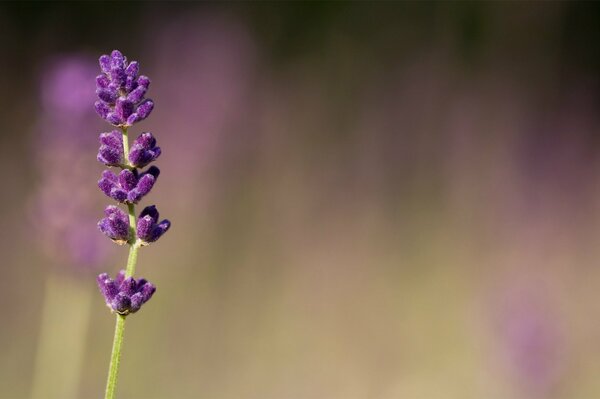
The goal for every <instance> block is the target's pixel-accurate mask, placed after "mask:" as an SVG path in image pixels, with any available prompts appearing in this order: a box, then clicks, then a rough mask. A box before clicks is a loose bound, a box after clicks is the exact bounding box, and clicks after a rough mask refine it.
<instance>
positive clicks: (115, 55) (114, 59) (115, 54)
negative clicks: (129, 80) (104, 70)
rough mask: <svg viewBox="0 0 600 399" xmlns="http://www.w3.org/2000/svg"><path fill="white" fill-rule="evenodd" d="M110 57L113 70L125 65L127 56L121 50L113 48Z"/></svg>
mask: <svg viewBox="0 0 600 399" xmlns="http://www.w3.org/2000/svg"><path fill="white" fill-rule="evenodd" d="M110 58H111V60H110V67H111V70H112V69H115V68H124V67H125V57H124V56H123V54H122V53H121V52H120V51H119V50H113V51H112V53H110Z"/></svg>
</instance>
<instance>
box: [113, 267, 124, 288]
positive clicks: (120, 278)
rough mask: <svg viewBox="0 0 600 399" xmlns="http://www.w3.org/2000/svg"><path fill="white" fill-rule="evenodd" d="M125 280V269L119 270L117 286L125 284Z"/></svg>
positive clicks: (116, 280)
mask: <svg viewBox="0 0 600 399" xmlns="http://www.w3.org/2000/svg"><path fill="white" fill-rule="evenodd" d="M123 280H125V270H119V272H118V273H117V276H116V277H115V283H116V284H117V287H120V286H121V284H123Z"/></svg>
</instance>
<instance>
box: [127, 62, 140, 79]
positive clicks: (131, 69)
mask: <svg viewBox="0 0 600 399" xmlns="http://www.w3.org/2000/svg"><path fill="white" fill-rule="evenodd" d="M139 71H140V65H139V64H138V62H137V61H131V62H130V63H129V65H128V66H127V68H125V73H126V74H127V75H129V76H136V75H137V74H138V72H139Z"/></svg>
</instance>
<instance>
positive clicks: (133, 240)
mask: <svg viewBox="0 0 600 399" xmlns="http://www.w3.org/2000/svg"><path fill="white" fill-rule="evenodd" d="M121 130H122V132H123V155H124V160H125V165H124V167H125V168H131V165H129V161H128V159H129V138H128V135H127V128H125V127H124V128H122V129H121ZM127 210H128V213H129V241H128V243H129V256H128V258H127V268H126V269H125V276H126V277H131V276H133V274H134V273H135V265H136V264H137V257H138V251H139V249H140V246H141V244H140V242H139V241H138V240H137V237H136V225H137V220H136V217H135V205H133V204H127ZM124 331H125V316H123V315H119V314H118V315H117V324H116V326H115V336H114V339H113V348H112V354H111V357H110V365H109V368H108V381H107V382H106V394H105V396H104V397H105V399H113V398H114V397H115V388H116V386H117V378H118V374H119V363H120V362H121V347H122V346H123V332H124Z"/></svg>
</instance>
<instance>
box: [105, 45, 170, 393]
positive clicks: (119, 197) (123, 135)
mask: <svg viewBox="0 0 600 399" xmlns="http://www.w3.org/2000/svg"><path fill="white" fill-rule="evenodd" d="M100 68H101V69H102V74H100V75H98V76H97V78H96V94H97V95H98V101H96V103H95V108H96V112H97V113H98V115H100V116H101V117H102V118H103V119H104V120H106V121H107V122H109V123H110V124H112V125H113V126H115V127H116V128H117V129H118V130H113V131H111V132H107V133H102V134H100V144H101V145H100V149H99V151H98V157H97V158H98V161H100V162H101V163H103V164H104V165H106V166H108V167H117V168H120V169H121V171H120V172H119V173H118V174H115V173H114V172H112V171H110V170H105V171H104V172H103V173H102V178H101V179H100V180H99V181H98V187H99V188H100V190H102V192H103V193H104V194H106V195H107V196H108V197H109V198H111V199H113V200H115V201H116V202H118V203H120V204H124V205H126V206H127V213H126V212H125V211H123V210H122V209H121V208H119V207H118V206H116V205H109V206H107V207H106V209H105V210H104V214H105V217H104V218H103V219H102V220H100V221H99V222H98V228H99V229H100V231H102V233H104V234H105V235H106V236H107V237H108V238H110V239H111V240H112V241H113V242H115V243H117V244H119V245H129V257H128V259H127V266H126V269H125V270H121V271H120V272H119V273H118V274H117V276H116V277H115V279H111V278H110V277H109V275H108V274H107V273H102V274H100V275H99V276H98V279H97V281H98V286H99V288H100V291H101V292H102V295H103V296H104V299H105V301H106V305H107V306H108V307H109V309H110V310H111V311H112V312H113V313H115V314H116V319H117V320H116V327H115V335H114V340H113V348H112V355H111V360H110V366H109V371H108V381H107V384H106V393H105V398H106V399H112V398H114V395H115V388H116V384H117V376H118V372H119V362H120V358H121V346H122V344H123V332H124V329H125V318H126V316H127V315H129V314H131V313H135V312H137V311H138V310H140V308H141V307H142V305H143V304H144V303H146V302H147V301H148V300H150V298H151V297H152V295H153V294H154V292H155V291H156V287H155V286H154V285H153V284H152V283H150V282H148V281H146V280H145V279H143V278H142V279H138V280H136V279H135V278H134V277H133V275H134V273H135V267H136V263H137V257H138V251H139V249H140V247H143V246H146V245H149V244H150V243H153V242H155V241H156V240H158V239H159V238H160V237H161V236H162V235H163V234H164V233H165V232H166V231H167V230H168V229H169V227H170V226H171V222H169V221H168V220H166V219H165V220H162V221H159V214H158V210H157V209H156V207H155V206H154V205H152V206H147V207H146V208H144V210H142V212H141V213H140V214H139V217H136V211H135V205H136V204H137V203H138V202H139V201H140V200H141V199H142V198H143V197H144V196H146V195H147V194H148V193H149V192H150V190H151V189H152V187H153V186H154V184H155V182H156V179H157V178H158V176H159V174H160V170H159V169H158V168H157V167H156V166H151V167H149V168H148V169H147V170H146V171H145V172H142V171H141V170H140V169H142V168H144V167H145V166H147V165H148V164H150V163H151V162H153V161H154V160H156V158H158V157H159V155H160V153H161V150H160V147H158V146H157V145H156V139H155V138H154V136H153V135H152V133H148V132H146V133H142V134H141V135H140V136H139V137H138V138H137V139H136V140H135V141H134V142H133V144H132V145H131V147H130V146H129V135H128V129H129V128H130V127H131V126H133V125H134V124H135V123H137V122H140V121H142V120H144V119H146V118H147V117H148V116H149V115H150V113H151V112H152V109H153V108H154V102H153V101H152V100H150V99H146V98H145V95H146V92H147V90H148V87H149V85H150V79H148V77H146V76H144V75H139V76H138V72H139V64H138V63H137V61H132V62H127V58H126V57H124V56H123V54H121V52H120V51H118V50H114V51H113V52H112V53H111V54H110V55H103V56H101V57H100Z"/></svg>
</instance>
